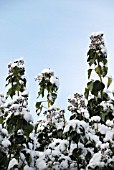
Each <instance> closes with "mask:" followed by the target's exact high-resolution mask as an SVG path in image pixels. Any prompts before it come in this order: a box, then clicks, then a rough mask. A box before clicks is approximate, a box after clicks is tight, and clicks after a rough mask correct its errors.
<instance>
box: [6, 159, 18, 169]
mask: <svg viewBox="0 0 114 170" xmlns="http://www.w3.org/2000/svg"><path fill="white" fill-rule="evenodd" d="M15 165H18V162H17V160H16V159H15V158H13V159H12V160H11V161H10V162H9V166H8V170H10V169H11V168H13V167H14V166H15Z"/></svg>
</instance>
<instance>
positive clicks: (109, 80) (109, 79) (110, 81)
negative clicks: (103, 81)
mask: <svg viewBox="0 0 114 170" xmlns="http://www.w3.org/2000/svg"><path fill="white" fill-rule="evenodd" d="M111 83H112V78H111V77H108V83H107V88H109V86H110V85H111Z"/></svg>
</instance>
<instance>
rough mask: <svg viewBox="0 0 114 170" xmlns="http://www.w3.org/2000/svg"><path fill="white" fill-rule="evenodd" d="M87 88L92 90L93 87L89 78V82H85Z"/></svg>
mask: <svg viewBox="0 0 114 170" xmlns="http://www.w3.org/2000/svg"><path fill="white" fill-rule="evenodd" d="M87 88H88V90H90V91H92V89H93V80H91V81H90V82H88V83H87Z"/></svg>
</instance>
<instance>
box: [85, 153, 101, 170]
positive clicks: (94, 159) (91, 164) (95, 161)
mask: <svg viewBox="0 0 114 170" xmlns="http://www.w3.org/2000/svg"><path fill="white" fill-rule="evenodd" d="M97 165H98V166H99V165H100V167H102V163H101V151H99V152H98V153H95V154H94V155H93V157H92V158H91V160H90V162H89V165H88V167H91V168H95V167H96V166H97ZM88 167H87V170H89V169H88Z"/></svg>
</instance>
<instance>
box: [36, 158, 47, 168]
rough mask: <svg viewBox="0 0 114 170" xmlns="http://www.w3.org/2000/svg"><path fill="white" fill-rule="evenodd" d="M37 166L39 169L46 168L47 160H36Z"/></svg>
mask: <svg viewBox="0 0 114 170" xmlns="http://www.w3.org/2000/svg"><path fill="white" fill-rule="evenodd" d="M36 166H37V167H38V169H39V170H45V169H46V167H47V166H46V162H45V161H44V160H43V159H42V158H39V159H37V160H36Z"/></svg>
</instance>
